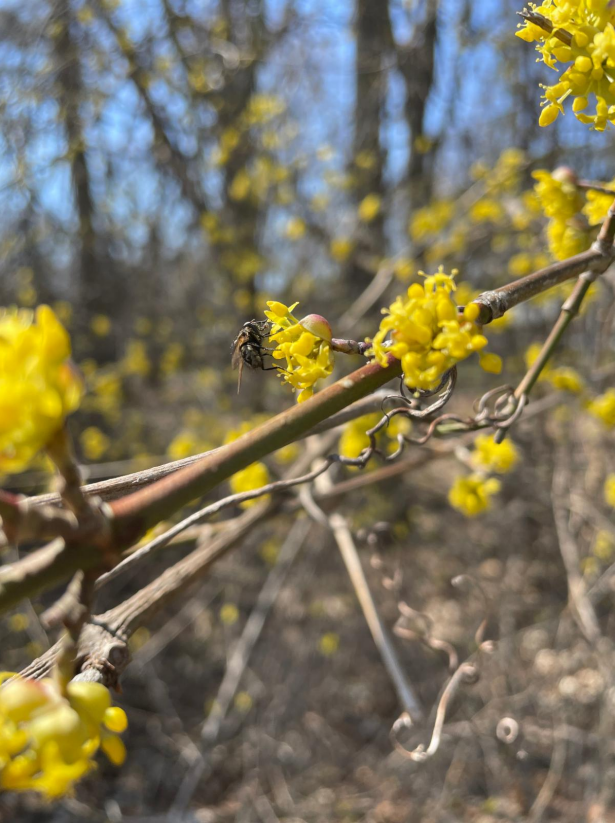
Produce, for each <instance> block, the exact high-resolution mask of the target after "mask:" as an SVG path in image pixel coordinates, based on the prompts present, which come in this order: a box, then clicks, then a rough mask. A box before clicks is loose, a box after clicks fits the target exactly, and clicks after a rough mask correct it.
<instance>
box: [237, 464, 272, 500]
mask: <svg viewBox="0 0 615 824" xmlns="http://www.w3.org/2000/svg"><path fill="white" fill-rule="evenodd" d="M229 483H230V487H231V491H232V492H233V494H234V495H236V494H238V493H240V492H250V491H251V490H253V489H259V488H260V487H261V486H265V485H266V484H268V483H269V470H268V469H267V467H266V466H265V464H264V463H261V462H260V461H256V462H255V463H253V464H250V466H246V468H245V469H240V470H239V472H236V473H235V474H234V475H233V476H232V477H231V480H230V482H229ZM268 498H269V495H262V496H261V497H260V498H253V499H252V500H251V501H244V502H243V503H242V504H240V506H241V507H242V508H243V509H248V508H249V507H251V506H254V504H257V503H259V502H260V501H266V500H267V499H268Z"/></svg>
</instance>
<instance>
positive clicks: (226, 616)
mask: <svg viewBox="0 0 615 824" xmlns="http://www.w3.org/2000/svg"><path fill="white" fill-rule="evenodd" d="M220 620H221V621H222V623H223V624H226V626H227V627H232V626H233V624H236V623H237V621H238V620H239V610H238V609H237V606H236V605H235V604H231V603H229V602H227V603H226V604H223V605H222V606H221V608H220Z"/></svg>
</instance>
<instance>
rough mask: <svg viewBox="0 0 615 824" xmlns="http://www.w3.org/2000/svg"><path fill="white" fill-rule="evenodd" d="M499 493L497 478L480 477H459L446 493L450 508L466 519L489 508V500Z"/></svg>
mask: <svg viewBox="0 0 615 824" xmlns="http://www.w3.org/2000/svg"><path fill="white" fill-rule="evenodd" d="M499 491H500V482H499V481H498V480H497V478H483V477H482V475H470V476H468V477H465V476H460V477H459V478H457V479H456V480H455V483H454V484H453V486H452V487H451V489H450V491H449V493H448V500H449V503H450V504H451V506H452V507H454V508H455V509H457V510H459V512H462V513H463V514H464V515H465V516H466V517H468V518H473V517H474V516H475V515H478V514H479V513H481V512H485V511H486V510H488V509H490V508H491V498H492V497H493V495H495V494H496V493H498V492H499Z"/></svg>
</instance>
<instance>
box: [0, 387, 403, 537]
mask: <svg viewBox="0 0 615 824" xmlns="http://www.w3.org/2000/svg"><path fill="white" fill-rule="evenodd" d="M390 394H391V393H390V392H387V391H386V390H383V389H381V390H378V391H377V392H374V393H372V394H371V395H368V396H367V397H365V398H361V399H360V400H358V401H356V402H355V403H352V404H350V406H347V407H346V408H345V409H342V410H341V411H340V412H337V413H336V414H335V415H331V416H330V417H329V418H327V419H326V420H324V421H322V423H319V424H318V425H317V426H314V427H313V428H312V429H310V430H309V431H307V432H304V433H302V434H301V435H300V436H299V437H298V438H296V440H295V441H293V443H295V442H296V441H302V440H305V439H306V438H309V437H311V436H312V435H319V434H322V433H323V432H328V431H330V430H331V429H335V428H336V427H338V426H342V425H343V424H345V423H348V422H349V421H352V420H355V418H360V417H361V416H362V415H368V414H369V413H370V412H379V411H380V409H381V406H382V401H383V400H384V398H386V397H387V396H388V395H390ZM220 448H221V447H217V448H216V449H210V450H208V451H207V452H201V453H199V454H198V455H191V456H190V457H188V458H181V459H180V460H178V461H170V462H169V463H166V464H161V465H160V466H153V467H150V468H149V469H143V470H140V471H139V472H133V473H131V474H129V475H122V477H120V478H111V479H109V480H106V481H99V482H97V483H93V484H86V486H84V487H83V492H84V494H85V495H97V496H98V497H100V498H102V500H104V501H111V500H114V499H115V498H120V497H121V496H122V495H124V494H126V493H130V492H135V491H137V490H138V489H142V488H143V487H146V486H149V485H150V484H152V483H154V482H155V481H158V480H160V479H161V478H166V477H167V475H172V474H173V472H177V470H178V469H183V468H184V467H185V466H191V465H192V464H194V463H197V462H198V461H200V460H201V459H202V458H206V457H208V456H210V455H212V454H213V453H215V452H217V451H218V449H220ZM131 463H134V460H133V459H131ZM103 466H104V465H103ZM113 466H114V465H113V464H109V468H110V470H111V468H112V467H113ZM87 469H88V467H86V470H87ZM3 494H5V495H7V494H10V493H3V492H2V490H0V496H1V495H3ZM22 500H23V499H22ZM26 500H27V501H28V505H29V506H30V507H32V508H33V510H34V511H35V512H38V511H39V509H40V508H41V507H42V506H44V505H46V504H59V503H60V496H59V495H58V494H57V493H45V494H44V495H33V496H32V497H29V498H27V499H26ZM0 505H1V499H0ZM50 511H53V512H54V513H55V514H56V515H57V514H58V510H55V509H54V510H50ZM59 514H60V515H61V514H64V515H67V514H68V513H63V512H62V511H60V512H59ZM0 515H2V510H1V509H0ZM34 529H35V528H34V527H33V529H32V533H31V535H32V537H33V536H34V534H37V535H38V536H39V537H40V535H41V533H40V532H38V533H35V532H34ZM52 529H53V527H52V526H50V528H49V531H50V535H53V536H54V537H55V535H57V534H58V533H57V532H53V531H52ZM27 537H29V536H27ZM27 537H24V538H23V540H26V539H27Z"/></svg>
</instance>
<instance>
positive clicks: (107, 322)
mask: <svg viewBox="0 0 615 824" xmlns="http://www.w3.org/2000/svg"><path fill="white" fill-rule="evenodd" d="M90 329H91V330H92V332H94V334H95V335H96V336H97V337H99V338H104V337H106V336H107V335H108V334H109V332H110V331H111V318H109V317H108V316H107V315H94V317H93V318H92V321H91V323H90Z"/></svg>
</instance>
